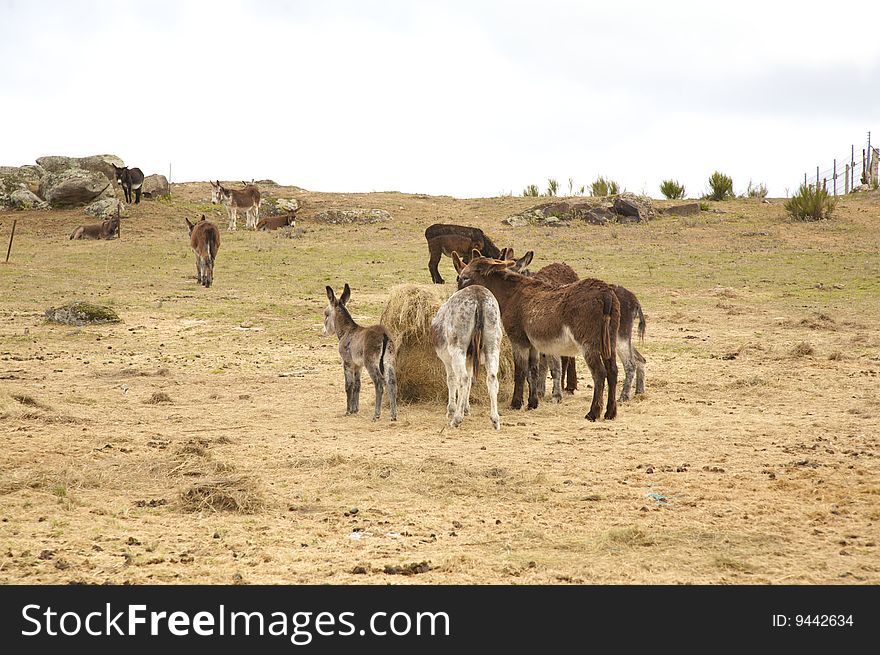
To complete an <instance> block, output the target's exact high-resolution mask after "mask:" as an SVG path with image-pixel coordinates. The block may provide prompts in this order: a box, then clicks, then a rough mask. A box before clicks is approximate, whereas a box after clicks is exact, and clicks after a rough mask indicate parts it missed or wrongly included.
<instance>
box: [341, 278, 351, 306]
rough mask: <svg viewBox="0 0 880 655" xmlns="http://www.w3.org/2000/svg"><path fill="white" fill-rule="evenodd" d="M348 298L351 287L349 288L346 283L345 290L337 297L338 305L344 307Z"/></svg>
mask: <svg viewBox="0 0 880 655" xmlns="http://www.w3.org/2000/svg"><path fill="white" fill-rule="evenodd" d="M349 298H351V287H349V286H348V282H346V283H345V288H344V289H343V290H342V295H341V296H339V304H340V305H342V306H343V307H345V303H347V302H348V299H349Z"/></svg>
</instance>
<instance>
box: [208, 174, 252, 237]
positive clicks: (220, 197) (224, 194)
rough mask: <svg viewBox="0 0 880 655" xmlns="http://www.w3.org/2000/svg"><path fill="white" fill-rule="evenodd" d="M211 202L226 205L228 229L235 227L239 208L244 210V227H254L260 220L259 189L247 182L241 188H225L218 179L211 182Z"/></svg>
mask: <svg viewBox="0 0 880 655" xmlns="http://www.w3.org/2000/svg"><path fill="white" fill-rule="evenodd" d="M211 203H212V204H215V205H219V204H224V205H226V211H227V212H228V213H229V229H230V230H235V229H236V227H237V225H236V224H237V223H238V210H239V209H243V210H244V212H245V227H250V228H254V229H256V227H257V222H258V221H259V220H260V190H259V189H258V188H257V187H255V186H253V185H250V184H249V185H248V186H246V187H244V188H243V189H227V188H226V187H224V186H223V185H222V184H220V180H217V181H216V182H211Z"/></svg>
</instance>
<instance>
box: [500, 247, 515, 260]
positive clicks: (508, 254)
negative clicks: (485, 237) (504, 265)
mask: <svg viewBox="0 0 880 655" xmlns="http://www.w3.org/2000/svg"><path fill="white" fill-rule="evenodd" d="M513 258H514V257H513V248H509V247H508V248H502V249H501V257H500V259H505V260H507V259H513Z"/></svg>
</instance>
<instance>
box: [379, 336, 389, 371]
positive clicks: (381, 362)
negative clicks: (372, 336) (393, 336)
mask: <svg viewBox="0 0 880 655" xmlns="http://www.w3.org/2000/svg"><path fill="white" fill-rule="evenodd" d="M386 350H388V335H387V334H384V333H383V334H382V352H381V353H379V373H381V374H382V376H383V377H384V376H385V351H386Z"/></svg>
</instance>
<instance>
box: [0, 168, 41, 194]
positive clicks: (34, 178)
mask: <svg viewBox="0 0 880 655" xmlns="http://www.w3.org/2000/svg"><path fill="white" fill-rule="evenodd" d="M45 174H46V171H45V170H44V169H43V167H42V166H34V165H27V166H0V193H6V194H10V193H12V192H13V191H18V190H19V189H20V188H21V187H22V185H24V186H25V188H27V190H28V191H30V192H31V193H37V192H38V191H39V190H40V178H42V177H43V175H45Z"/></svg>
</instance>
